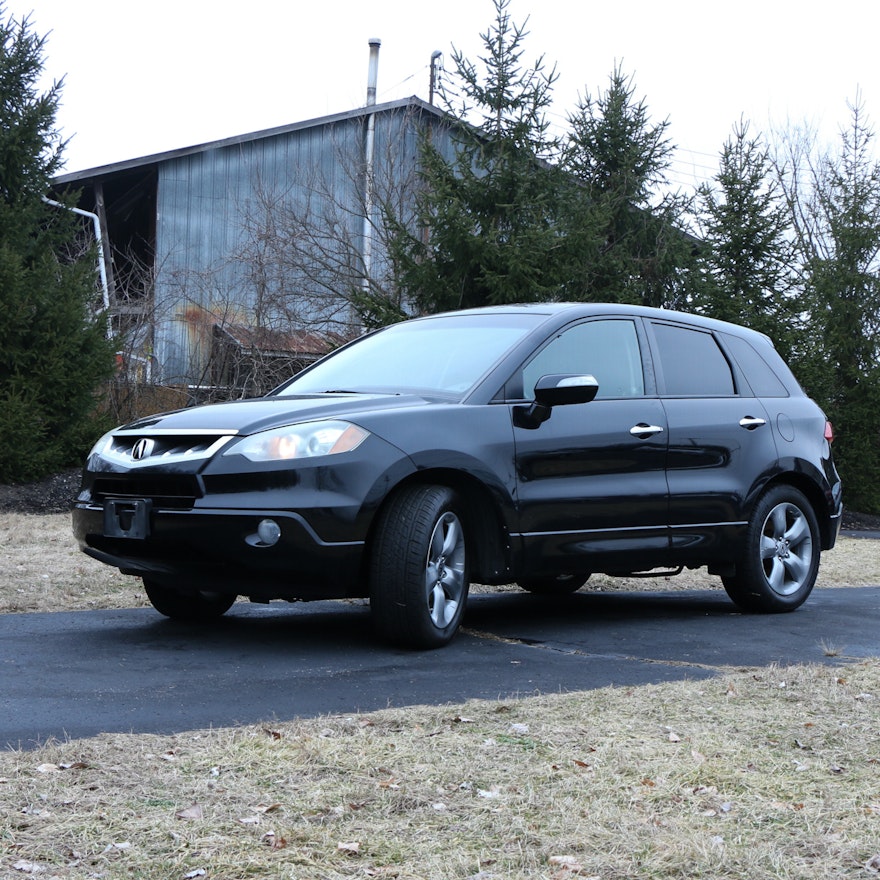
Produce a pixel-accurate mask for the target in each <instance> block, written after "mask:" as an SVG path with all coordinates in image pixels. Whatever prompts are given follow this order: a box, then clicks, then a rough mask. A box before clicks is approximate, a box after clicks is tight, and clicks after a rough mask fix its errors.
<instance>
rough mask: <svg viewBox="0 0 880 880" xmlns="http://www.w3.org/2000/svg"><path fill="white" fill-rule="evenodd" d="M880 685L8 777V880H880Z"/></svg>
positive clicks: (645, 700) (2, 871)
mask: <svg viewBox="0 0 880 880" xmlns="http://www.w3.org/2000/svg"><path fill="white" fill-rule="evenodd" d="M878 701H880V664H878V663H877V662H863V663H859V664H857V665H853V666H850V667H847V668H846V669H845V671H843V672H841V671H840V670H839V669H837V670H834V669H827V668H819V667H809V668H804V667H800V668H787V669H781V668H771V669H766V670H761V671H748V672H746V671H743V672H738V673H735V674H732V675H728V676H726V677H723V678H717V679H713V680H710V681H701V682H684V683H677V684H663V685H654V686H646V687H639V688H633V689H628V690H627V689H612V688H609V689H605V690H599V691H593V692H590V693H586V694H577V695H566V696H553V697H539V698H532V699H524V700H521V701H508V702H504V703H483V702H480V703H476V702H474V703H469V704H466V705H463V706H454V707H441V708H433V707H427V708H426V707H416V708H412V709H408V710H405V711H403V710H394V711H384V712H377V713H374V714H370V715H367V716H362V717H329V718H321V719H316V720H310V721H299V722H293V723H290V724H282V725H275V726H273V727H272V728H267V727H261V726H253V727H245V728H239V729H234V730H214V731H201V732H191V733H184V734H180V735H177V736H170V737H155V736H120V735H113V736H110V735H105V736H100V737H96V738H94V739H89V740H82V741H77V742H72V743H66V744H56V745H50V746H47V747H44V748H42V749H40V750H39V751H37V752H7V753H3V754H0V805H2V807H0V876H2V877H4V878H7V877H19V878H20V877H22V876H23V875H25V874H27V873H32V874H37V873H38V872H39V875H40V876H43V877H58V878H75V880H80V878H81V880H86V878H92V877H102V878H121V877H138V878H161V880H169V878H186V877H198V876H204V877H207V878H249V877H254V878H301V880H302V878H326V880H336V878H354V877H389V878H430V880H434V878H436V880H451V878H475V877H479V878H482V880H489V878H497V880H501V878H505V880H518V878H572V877H580V878H584V877H594V878H602V880H623V878H634V877H644V878H689V880H692V878H712V880H718V878H738V880H740V878H750V880H751V878H775V880H788V878H792V880H793V878H799V880H813V878H814V880H834V878H866V877H869V876H872V875H876V874H877V873H878V870H880V746H878V738H877V720H878Z"/></svg>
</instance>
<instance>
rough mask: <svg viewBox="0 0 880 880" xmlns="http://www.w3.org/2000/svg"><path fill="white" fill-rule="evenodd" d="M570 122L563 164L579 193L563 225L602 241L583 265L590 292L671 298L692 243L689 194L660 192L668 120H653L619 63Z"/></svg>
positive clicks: (667, 159) (657, 301)
mask: <svg viewBox="0 0 880 880" xmlns="http://www.w3.org/2000/svg"><path fill="white" fill-rule="evenodd" d="M568 122H569V127H570V131H569V134H568V137H567V140H566V143H565V148H564V152H563V161H562V167H563V168H564V169H565V170H567V171H568V172H570V173H571V174H572V175H574V176H575V177H576V178H577V179H578V180H579V181H581V183H582V195H583V199H582V200H581V201H580V202H579V203H578V210H579V215H578V216H576V217H575V218H573V219H571V220H570V221H569V222H568V224H567V226H568V228H570V229H572V230H577V229H579V228H580V229H583V228H585V227H588V228H592V229H593V234H596V232H598V234H599V236H600V242H601V243H600V247H599V249H598V252H596V253H594V254H591V258H590V261H589V265H588V269H589V279H588V284H587V286H588V293H589V298H590V299H593V300H606V301H611V302H614V301H621V302H637V303H642V304H644V305H653V306H668V305H674V304H675V303H676V302H677V301H678V299H679V296H680V288H681V283H682V282H681V277H680V275H681V273H682V271H683V270H685V269H686V267H687V266H688V265H689V263H690V258H691V250H692V246H693V242H692V241H691V240H690V239H689V237H688V236H686V235H684V234H683V232H682V228H681V222H682V218H683V217H684V214H685V211H686V209H687V207H688V202H687V200H686V199H683V198H681V197H679V196H677V195H660V194H659V193H660V191H661V189H663V188H664V187H665V186H666V185H667V184H668V179H667V176H666V173H667V171H668V169H669V166H670V163H671V158H672V153H673V146H672V144H671V142H670V141H669V140H668V138H667V137H666V130H667V128H668V125H669V123H668V121H664V122H661V123H659V124H656V125H652V124H651V121H650V114H649V112H648V108H647V105H646V103H645V101H644V99H642V100H639V101H636V99H635V86H634V84H633V82H632V78H631V77H627V76H625V75H624V73H623V71H622V70H621V68H620V67H619V66H618V67H615V69H614V71H613V72H612V74H611V77H610V82H609V86H608V88H607V90H606V91H605V92H604V93H602V94H601V95H599V97H597V98H593V97H591V96H590V94H589V93H587V95H586V96H585V97H583V98H581V100H580V101H579V103H578V106H577V109H576V110H575V112H573V113H571V114H570V115H569V119H568ZM588 217H589V218H591V220H590V221H588V220H587V219H586V218H588Z"/></svg>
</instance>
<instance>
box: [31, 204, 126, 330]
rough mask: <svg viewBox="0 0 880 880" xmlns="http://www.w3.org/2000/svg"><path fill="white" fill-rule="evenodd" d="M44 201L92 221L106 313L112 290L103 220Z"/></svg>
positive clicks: (75, 209) (65, 206)
mask: <svg viewBox="0 0 880 880" xmlns="http://www.w3.org/2000/svg"><path fill="white" fill-rule="evenodd" d="M42 198H43V201H44V202H45V203H46V204H47V205H51V206H52V207H53V208H63V209H64V210H65V211H73V213H74V214H79V215H80V217H88V218H89V219H90V220H91V221H92V225H93V226H94V229H95V240H96V241H97V243H98V274H99V275H100V276H101V291H102V294H103V300H104V308H103V310H102V311H106V310H107V309H109V308H110V288H109V285H108V284H107V266H106V265H105V263H104V245H103V236H102V235H101V218H100V217H98V215H97V214H93V213H92V212H91V211H84V210H83V209H82V208H71V207H69V206H68V205H63V204H62V203H61V202H56V201H55V200H54V199H50V198H48V197H47V196H43V197H42ZM111 335H112V334H111V332H110V327H109V326H108V327H107V336H108V337H110V336H111Z"/></svg>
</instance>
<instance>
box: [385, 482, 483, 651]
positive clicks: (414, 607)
mask: <svg viewBox="0 0 880 880" xmlns="http://www.w3.org/2000/svg"><path fill="white" fill-rule="evenodd" d="M461 509H462V505H461V502H460V500H459V498H458V496H457V495H456V493H455V492H454V491H453V490H452V489H450V488H448V487H446V486H413V487H410V488H406V489H403V490H402V491H401V492H400V493H399V494H398V495H397V496H396V497H395V498H393V499H392V500H391V502H390V503H389V505H388V507H386V508H385V510H384V511H383V512H382V514H380V520H379V522H378V524H377V528H376V537H375V540H374V542H373V547H372V554H371V560H370V610H371V613H372V616H373V620H374V624H375V627H376V629H377V631H378V632H379V633H380V634H381V635H382V636H384V637H385V638H386V639H388V640H390V641H392V642H394V643H396V644H399V645H405V646H407V647H412V648H438V647H440V646H442V645H445V644H447V643H448V642H449V641H451V640H452V638H453V637H454V636H455V634H456V632H457V631H458V627H459V624H460V623H461V618H462V616H463V614H464V609H465V604H466V603H467V596H468V588H469V581H468V559H467V541H466V535H465V530H464V525H463V517H462V513H461Z"/></svg>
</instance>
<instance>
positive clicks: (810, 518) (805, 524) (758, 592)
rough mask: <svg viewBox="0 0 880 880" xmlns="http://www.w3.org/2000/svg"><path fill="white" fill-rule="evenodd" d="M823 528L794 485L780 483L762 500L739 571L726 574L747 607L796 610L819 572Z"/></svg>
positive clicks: (736, 599)
mask: <svg viewBox="0 0 880 880" xmlns="http://www.w3.org/2000/svg"><path fill="white" fill-rule="evenodd" d="M819 556H820V542H819V526H818V524H817V522H816V515H815V513H814V512H813V508H812V507H811V506H810V503H809V502H808V501H807V499H806V498H805V497H804V496H803V494H802V493H801V492H799V491H798V490H797V489H794V488H792V487H791V486H775V487H773V488H772V489H770V490H769V491H768V492H767V493H766V494H765V495H764V496H763V497H762V498H761V499H760V500H759V501H758V503H757V505H756V506H755V510H754V512H753V514H752V519H751V520H750V522H749V526H748V530H747V532H746V540H745V545H744V547H743V551H742V554H741V556H740V559H739V561H738V562H737V566H736V574H735V575H733V576H731V577H725V578H722V580H723V583H724V589H725V590H727V594H728V595H729V596H730V598H731V599H733V601H734V602H736V604H737V605H739V606H740V607H741V608H743V609H744V610H746V611H757V612H764V613H767V612H771V613H772V612H779V611H794V609H795V608H798V607H799V606H800V605H802V604H803V603H804V601H806V598H807V596H809V595H810V592H811V591H812V589H813V586H814V584H815V583H816V575H817V574H818V571H819Z"/></svg>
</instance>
